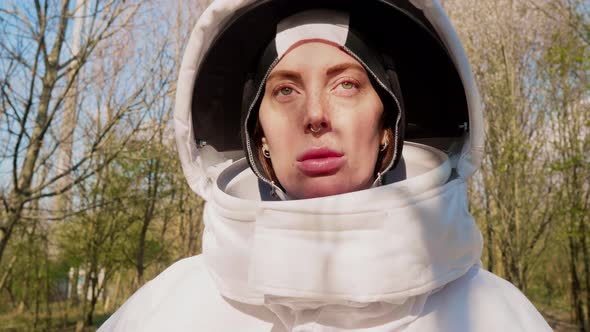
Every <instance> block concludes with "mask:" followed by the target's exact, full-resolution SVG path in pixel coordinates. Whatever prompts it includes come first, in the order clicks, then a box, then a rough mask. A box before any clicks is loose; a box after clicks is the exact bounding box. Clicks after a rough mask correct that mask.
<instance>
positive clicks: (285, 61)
mask: <svg viewBox="0 0 590 332" xmlns="http://www.w3.org/2000/svg"><path fill="white" fill-rule="evenodd" d="M342 65H345V67H349V68H350V69H356V70H361V71H363V72H364V68H363V66H362V65H361V64H360V63H359V62H358V61H357V60H356V59H355V58H353V57H352V56H350V55H349V54H348V53H346V52H345V51H344V50H342V49H341V48H340V47H338V46H336V45H332V44H329V43H325V42H315V41H314V42H306V43H302V44H299V45H295V46H294V47H292V48H291V49H290V50H289V51H287V53H286V54H285V55H284V56H283V58H282V59H281V60H280V61H279V63H278V64H277V65H276V66H275V68H273V70H272V72H276V71H279V70H293V71H306V70H314V69H328V68H331V67H334V66H342ZM272 72H271V73H272Z"/></svg>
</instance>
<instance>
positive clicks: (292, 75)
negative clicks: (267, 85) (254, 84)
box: [266, 69, 301, 82]
mask: <svg viewBox="0 0 590 332" xmlns="http://www.w3.org/2000/svg"><path fill="white" fill-rule="evenodd" d="M278 78H282V79H290V80H293V81H301V75H300V74H299V73H298V72H296V71H293V70H285V69H282V70H277V71H273V72H272V73H271V74H270V75H268V78H267V79H266V81H267V82H270V81H271V80H273V79H278Z"/></svg>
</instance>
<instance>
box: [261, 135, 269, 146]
mask: <svg viewBox="0 0 590 332" xmlns="http://www.w3.org/2000/svg"><path fill="white" fill-rule="evenodd" d="M262 144H263V145H268V143H267V142H266V137H264V136H262Z"/></svg>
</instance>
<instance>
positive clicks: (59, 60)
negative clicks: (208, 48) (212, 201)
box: [0, 0, 590, 331]
mask: <svg viewBox="0 0 590 332" xmlns="http://www.w3.org/2000/svg"><path fill="white" fill-rule="evenodd" d="M207 2H209V1H206V0H174V1H171V0H168V1H164V0H145V1H139V0H136V1H123V0H27V1H18V0H12V1H11V0H5V1H3V2H2V3H1V4H0V142H1V144H0V198H1V204H0V331H94V330H95V329H96V328H97V326H99V325H100V324H101V322H103V321H104V320H105V319H106V318H107V317H108V316H109V314H111V313H112V312H113V311H114V310H115V309H116V308H117V307H118V306H119V305H120V304H121V303H122V302H124V301H125V299H126V298H127V297H128V296H129V295H130V294H132V293H133V292H134V291H135V290H137V289H138V288H139V287H141V285H142V284H144V283H145V282H146V281H148V280H150V279H151V278H153V277H154V276H156V275H157V274H158V273H159V272H161V271H162V270H163V269H165V268H166V267H167V266H169V265H170V264H171V263H173V262H174V261H176V260H178V259H181V258H183V257H187V256H191V255H196V254H198V253H199V252H200V250H201V234H202V230H203V225H202V222H201V214H202V206H203V204H202V201H201V200H200V199H199V198H198V197H197V196H196V195H195V194H194V193H192V192H191V191H190V189H189V188H188V187H187V185H186V182H185V180H184V177H183V175H182V171H181V168H180V165H179V161H178V160H177V156H176V151H175V144H174V134H173V128H172V121H171V117H172V115H173V105H174V93H175V84H176V78H177V73H178V69H179V66H180V62H181V58H182V54H183V49H184V47H185V45H186V42H187V39H188V36H189V34H190V31H191V29H192V27H193V25H194V23H195V21H196V19H197V18H198V16H199V14H200V13H201V12H202V10H203V8H204V6H206V4H207ZM443 5H444V7H445V8H446V9H447V11H448V12H449V15H450V17H451V20H452V21H453V23H454V24H455V27H456V29H457V31H458V33H459V35H460V37H461V39H462V41H463V43H464V46H465V48H466V50H467V53H468V55H469V58H470V60H471V64H472V68H473V71H474V73H475V76H476V80H477V83H478V85H479V87H480V89H481V94H482V97H483V102H484V106H485V117H486V120H487V124H486V135H487V141H486V157H485V160H484V163H483V166H482V169H481V171H479V172H478V173H477V175H476V176H475V177H474V179H473V180H472V183H471V186H470V206H471V207H470V208H471V210H472V211H473V213H474V216H475V218H476V220H477V222H478V224H479V226H480V228H481V231H482V234H483V236H484V239H485V248H484V255H483V257H482V260H483V264H484V267H485V268H487V269H488V270H490V271H493V272H494V273H496V274H498V275H500V276H502V277H503V278H505V279H507V280H509V281H511V282H512V283H513V284H514V285H516V286H517V287H519V288H520V289H521V290H522V291H523V292H524V293H525V294H526V295H527V296H528V297H529V298H530V299H531V300H532V301H533V303H534V304H535V305H536V307H537V308H538V309H539V310H540V311H541V312H542V313H543V315H544V316H545V317H546V319H547V320H548V321H549V322H550V323H551V325H552V326H553V327H554V328H555V329H556V331H590V230H589V229H590V210H589V209H590V154H589V153H588V151H590V3H589V2H588V0H477V1H473V0H446V1H444V2H443Z"/></svg>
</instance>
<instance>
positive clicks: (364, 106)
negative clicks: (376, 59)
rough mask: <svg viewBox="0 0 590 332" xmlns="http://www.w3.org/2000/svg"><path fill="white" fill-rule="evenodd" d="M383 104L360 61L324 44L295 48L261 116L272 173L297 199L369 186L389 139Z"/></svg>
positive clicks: (271, 84) (276, 72) (270, 84)
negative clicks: (383, 144) (385, 127)
mask: <svg viewBox="0 0 590 332" xmlns="http://www.w3.org/2000/svg"><path fill="white" fill-rule="evenodd" d="M382 113H383V103H382V102H381V99H380V98H379V96H378V95H377V92H376V91H375V89H374V88H373V86H372V84H371V82H370V80H369V77H368V76H367V73H366V71H365V70H364V68H363V67H362V65H361V64H360V63H359V62H358V61H356V60H355V59H354V58H353V57H351V56H350V55H348V54H347V53H345V52H344V51H342V50H340V49H338V48H336V47H334V46H331V45H328V44H325V43H321V42H310V43H305V44H302V45H300V46H298V47H296V48H295V49H293V50H291V51H290V52H289V53H287V55H286V56H285V57H284V58H283V59H282V60H281V61H280V62H279V63H278V65H277V66H276V67H275V68H274V69H273V70H272V72H271V74H270V75H269V77H268V80H267V83H266V88H265V93H264V98H263V99H262V102H261V105H260V112H259V120H260V124H261V126H262V129H263V131H264V138H263V141H264V142H265V143H266V144H267V146H268V150H269V152H270V160H271V161H272V166H273V169H274V172H275V174H276V176H277V178H278V180H279V182H280V183H281V185H282V186H283V187H284V188H285V190H286V191H287V193H288V194H289V195H291V196H293V197H294V198H311V197H319V196H327V195H336V194H341V193H346V192H351V191H356V190H361V189H366V188H369V187H370V186H371V184H372V182H373V172H374V169H375V163H376V161H377V156H378V153H379V145H380V143H382V141H383V140H384V139H385V132H384V130H383V129H382V128H381V126H380V119H381V115H382Z"/></svg>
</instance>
